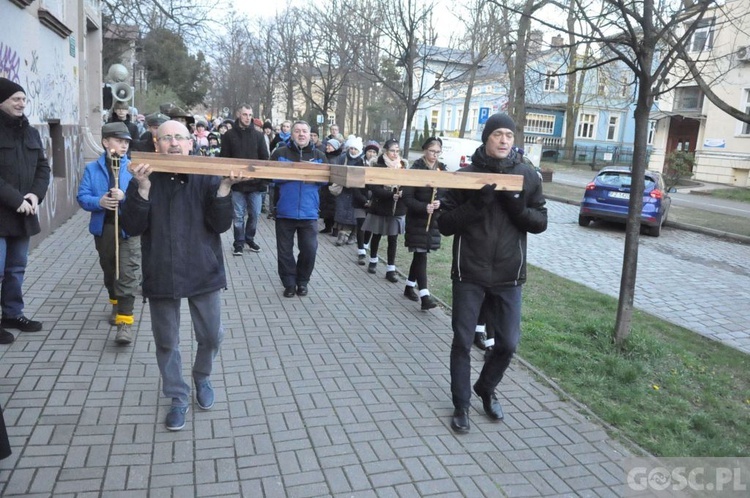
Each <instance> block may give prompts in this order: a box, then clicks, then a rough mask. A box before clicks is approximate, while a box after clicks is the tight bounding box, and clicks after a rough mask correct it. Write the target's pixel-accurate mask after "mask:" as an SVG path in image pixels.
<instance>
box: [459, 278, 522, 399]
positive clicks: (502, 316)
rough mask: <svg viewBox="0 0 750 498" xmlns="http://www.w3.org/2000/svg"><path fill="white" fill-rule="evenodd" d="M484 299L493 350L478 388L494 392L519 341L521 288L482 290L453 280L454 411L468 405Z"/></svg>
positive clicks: (480, 376) (478, 381) (476, 286)
mask: <svg viewBox="0 0 750 498" xmlns="http://www.w3.org/2000/svg"><path fill="white" fill-rule="evenodd" d="M485 299H486V300H487V308H486V309H487V324H488V325H490V324H491V325H492V327H493V329H494V330H495V347H494V349H493V350H492V353H491V355H490V356H489V358H487V360H486V361H485V363H484V367H483V368H482V372H481V373H480V374H479V379H478V380H477V385H478V387H479V388H480V389H481V390H482V391H485V392H493V391H494V390H495V388H496V387H497V385H498V384H499V383H500V381H501V380H502V379H503V374H504V373H505V370H506V369H507V368H508V366H509V365H510V360H511V358H513V354H514V353H515V352H516V347H517V346H518V341H519V340H520V338H521V286H520V285H519V286H515V287H488V288H486V287H482V286H481V285H477V284H472V283H468V282H460V281H457V280H454V281H453V316H452V319H451V323H452V325H453V343H452V344H451V361H450V370H451V394H452V397H453V406H454V407H455V408H468V407H469V406H470V405H471V354H470V352H471V345H472V343H473V340H474V332H475V329H476V326H477V323H478V319H479V310H480V308H481V307H482V302H483V301H484V300H485Z"/></svg>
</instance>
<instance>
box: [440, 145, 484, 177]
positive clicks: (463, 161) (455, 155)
mask: <svg viewBox="0 0 750 498" xmlns="http://www.w3.org/2000/svg"><path fill="white" fill-rule="evenodd" d="M440 140H442V141H443V153H442V154H440V161H442V162H444V163H445V166H446V170H447V171H456V170H457V169H459V168H463V167H465V166H468V165H469V164H471V156H472V155H473V154H474V151H475V150H477V149H478V148H479V147H480V146H481V145H482V142H480V141H479V140H470V139H468V138H454V137H440Z"/></svg>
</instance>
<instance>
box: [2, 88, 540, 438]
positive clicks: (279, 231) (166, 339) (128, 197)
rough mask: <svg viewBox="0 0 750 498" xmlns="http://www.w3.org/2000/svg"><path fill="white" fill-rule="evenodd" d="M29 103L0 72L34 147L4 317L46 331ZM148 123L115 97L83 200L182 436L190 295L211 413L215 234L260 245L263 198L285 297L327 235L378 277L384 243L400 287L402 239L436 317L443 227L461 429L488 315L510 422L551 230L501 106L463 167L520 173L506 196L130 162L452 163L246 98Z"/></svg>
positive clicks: (15, 122)
mask: <svg viewBox="0 0 750 498" xmlns="http://www.w3.org/2000/svg"><path fill="white" fill-rule="evenodd" d="M24 107H25V93H24V91H23V88H22V87H20V86H19V85H16V84H9V83H8V80H4V79H2V78H0V125H2V126H0V133H6V132H7V133H6V134H8V136H9V137H11V138H12V137H16V138H15V139H16V140H17V141H19V147H21V148H23V149H24V154H25V156H24V163H23V164H17V165H14V166H13V167H14V168H16V169H18V168H21V169H23V171H24V174H23V175H20V176H19V175H18V174H17V173H16V176H15V177H14V178H20V179H21V183H19V184H18V185H14V186H10V185H8V181H7V180H6V175H5V174H3V179H2V182H0V193H2V196H0V209H2V210H3V222H2V223H0V242H2V243H0V257H1V258H0V260H2V261H0V262H2V264H3V266H4V273H3V278H2V281H1V283H2V293H3V302H2V308H3V309H2V326H3V327H5V328H17V329H19V330H21V331H25V332H32V331H38V330H41V329H42V326H43V325H42V323H40V322H36V321H33V320H29V319H28V318H26V317H25V316H24V315H23V300H22V293H21V284H22V281H23V270H24V269H25V264H26V256H27V253H28V245H29V237H30V236H31V235H33V234H35V233H38V232H39V224H38V221H37V220H36V216H35V215H36V208H37V206H38V204H39V203H40V202H41V201H42V200H43V198H44V194H45V191H46V185H47V183H48V181H49V166H48V164H47V162H46V159H45V158H44V154H43V150H42V149H41V147H34V144H37V145H40V144H41V142H40V140H39V135H38V133H36V134H35V130H34V129H33V127H30V126H28V121H27V120H25V117H24V116H23V108H24ZM142 117H143V120H142V123H141V120H140V119H139V118H137V119H136V121H137V122H132V121H131V119H130V110H129V109H128V108H127V106H123V105H122V104H121V103H116V104H115V106H114V108H113V110H112V113H111V116H110V118H109V119H108V120H107V121H108V122H107V123H106V124H105V125H104V126H103V127H102V148H103V149H104V152H103V153H102V155H101V156H100V157H99V158H97V159H96V160H95V161H92V162H90V163H89V164H87V165H86V168H85V170H84V176H83V179H82V181H81V184H80V188H79V192H78V202H79V204H80V205H81V207H82V208H83V209H85V210H86V211H89V212H91V217H90V222H89V231H90V233H91V234H92V235H93V237H94V246H95V248H96V250H97V253H98V255H99V263H100V266H101V268H102V273H103V281H104V286H105V288H106V290H107V293H108V297H109V299H110V302H111V304H112V311H111V315H110V323H111V324H112V325H114V326H116V327H117V333H116V335H115V342H116V343H117V344H120V345H127V344H130V343H132V341H133V340H134V339H135V337H134V331H133V329H132V324H133V323H134V311H135V310H134V307H135V306H134V303H135V294H136V292H137V287H138V283H140V284H141V286H142V292H143V296H144V297H145V298H147V299H148V302H149V307H150V311H151V324H152V333H153V337H154V341H155V344H156V359H157V363H158V366H159V369H160V373H161V377H162V384H163V393H164V395H165V396H167V397H168V398H171V400H172V403H171V407H170V409H169V412H168V414H167V417H166V420H165V425H166V427H167V429H169V430H175V431H176V430H180V429H182V428H183V427H184V425H185V414H186V413H187V411H188V409H189V406H190V405H189V399H190V385H189V384H187V383H186V382H185V381H184V380H183V378H182V369H181V361H182V360H181V356H180V350H179V329H180V323H179V309H180V303H181V300H182V299H187V301H188V304H189V307H190V313H191V319H192V323H193V329H194V331H195V336H196V340H197V342H198V350H197V353H196V356H195V362H194V365H193V368H192V376H193V379H192V380H193V383H194V385H195V390H196V402H197V405H198V407H199V408H201V409H204V410H208V409H210V408H211V407H212V406H213V404H214V400H215V395H214V390H213V387H212V385H211V382H210V374H211V371H212V364H213V359H214V357H215V356H216V354H217V353H218V351H219V346H220V344H221V341H222V337H223V328H222V325H221V319H220V317H221V310H220V307H221V299H220V296H219V295H220V292H221V290H222V289H224V288H225V287H226V282H227V279H226V275H225V271H226V269H225V266H226V265H225V263H224V259H223V251H222V247H221V239H220V234H221V233H223V232H224V231H226V230H228V229H229V228H230V226H231V227H233V237H234V238H233V249H232V254H233V255H235V256H242V255H243V251H244V249H245V248H246V247H247V249H248V250H249V251H251V252H255V253H257V252H260V251H261V247H260V245H259V244H258V240H259V235H261V236H262V234H259V233H258V219H259V216H260V214H261V212H262V210H263V209H264V205H265V209H266V210H267V211H268V213H269V217H270V218H273V219H274V224H275V232H276V233H275V238H276V251H277V270H278V275H279V279H280V280H281V286H282V291H281V294H282V295H283V296H284V297H285V298H294V297H297V296H298V297H304V296H307V295H308V293H309V292H310V289H309V283H310V280H311V277H312V274H313V271H314V267H315V260H316V253H317V248H318V242H319V237H320V235H321V234H330V235H332V236H333V237H334V238H333V239H332V243H334V244H335V245H336V246H339V247H342V248H346V247H348V246H354V245H356V253H355V252H354V251H352V253H351V254H352V257H351V261H352V264H357V265H360V266H362V267H366V271H367V272H369V273H371V274H377V273H378V265H379V263H380V255H379V249H380V246H381V242H382V239H383V237H385V239H386V241H385V242H386V251H385V253H386V254H385V261H386V267H385V272H384V277H385V279H386V280H387V281H388V282H391V283H394V284H397V283H399V282H400V281H401V279H400V278H399V276H398V274H397V268H396V252H397V247H398V244H399V243H400V242H399V238H400V236H402V235H405V237H404V243H405V246H406V247H407V248H408V250H409V252H410V254H411V262H410V265H409V269H408V272H405V274H406V275H407V277H406V280H405V283H404V287H403V296H404V297H405V298H406V299H409V300H412V301H415V302H418V303H419V306H420V308H419V309H421V310H422V311H428V310H431V309H433V308H435V307H436V306H437V305H438V304H437V302H436V300H435V299H434V298H433V297H432V296H431V294H430V291H429V287H428V279H427V257H428V254H429V253H430V252H433V251H435V250H437V249H439V248H440V244H441V236H442V235H452V236H454V237H453V267H452V270H451V275H452V278H453V318H452V325H453V332H454V340H453V344H452V347H451V355H450V370H451V391H452V394H453V404H454V408H455V412H454V416H453V419H452V421H451V427H452V428H453V429H454V430H455V431H456V432H459V433H462V432H467V431H468V430H469V419H468V406H469V398H470V395H471V391H470V387H469V375H470V369H469V362H470V357H469V351H470V347H471V345H472V343H473V342H477V339H476V337H478V334H479V333H480V332H481V333H484V331H485V327H484V324H486V329H487V330H492V332H493V335H494V345H493V344H490V343H486V342H485V341H484V339H483V338H482V340H481V341H479V342H481V345H482V346H485V348H486V349H487V355H486V357H485V365H484V368H483V370H482V373H481V375H480V378H479V380H478V381H477V383H476V384H474V386H473V390H474V392H475V393H476V394H477V395H478V396H479V397H480V398H481V399H482V403H483V407H484V410H485V413H486V414H487V415H488V416H489V417H490V419H492V420H500V419H502V418H503V414H502V409H501V407H500V405H499V402H498V400H497V398H496V396H495V394H494V392H495V388H496V386H497V384H498V383H499V382H500V380H501V379H502V376H503V373H504V371H505V369H506V368H507V367H508V365H509V363H510V359H511V357H512V356H513V354H514V352H515V348H516V346H517V344H518V340H519V337H520V306H521V300H520V297H521V285H522V284H523V283H524V281H525V278H526V267H525V262H526V258H525V252H526V234H527V233H539V232H542V231H544V230H545V229H546V223H547V213H546V208H545V207H544V205H545V202H544V197H543V195H542V189H541V183H540V180H539V178H538V176H537V175H536V173H535V172H534V171H533V170H532V169H530V168H528V167H527V166H525V165H524V163H523V161H522V158H521V157H520V154H519V153H518V152H517V149H515V148H514V147H513V136H514V132H515V124H514V122H513V121H512V119H510V117H508V116H507V115H505V114H496V115H494V116H492V117H490V119H488V121H487V124H486V125H485V129H484V133H483V135H482V142H483V145H482V146H481V147H480V148H478V149H477V151H476V153H475V155H474V158H473V162H472V165H471V166H470V167H468V168H466V170H467V171H476V172H483V173H495V174H515V175H522V176H523V179H524V184H523V191H522V192H520V193H519V192H505V191H501V192H496V191H495V185H494V184H492V185H485V186H484V187H483V188H482V189H481V190H478V191H477V190H457V189H445V190H444V189H433V188H430V187H404V186H399V185H376V184H373V185H366V186H365V187H363V188H350V187H346V186H342V185H337V184H334V183H311V182H303V181H288V180H278V179H270V178H269V179H248V178H243V177H242V175H241V174H239V173H238V174H234V173H232V174H231V175H230V177H225V178H220V177H210V176H200V175H183V174H179V175H178V174H173V173H158V172H152V171H151V168H150V166H149V165H148V164H134V163H132V162H130V161H129V153H130V151H132V150H139V151H147V152H156V153H159V154H166V155H175V156H184V155H191V154H192V155H203V156H213V157H227V158H243V159H257V160H271V161H282V162H306V163H310V162H312V163H328V164H338V165H346V166H353V167H363V168H365V167H371V168H392V169H406V168H412V169H419V170H432V171H443V170H445V164H443V163H441V162H440V159H439V157H440V154H441V151H442V141H441V139H440V138H438V137H427V138H426V139H425V141H424V143H423V144H422V156H421V157H420V158H419V159H417V160H416V161H414V163H413V164H412V165H411V166H410V165H409V163H408V161H407V159H406V158H405V157H403V154H402V150H401V148H400V146H399V142H398V141H397V140H395V139H389V140H386V141H385V142H384V143H383V144H382V147H381V144H380V143H379V142H377V141H373V140H370V141H367V142H365V141H364V140H363V139H362V137H358V136H356V135H353V134H352V135H348V136H347V137H346V138H344V136H343V135H342V134H340V133H339V128H338V126H336V125H332V126H330V129H329V131H330V133H329V134H328V135H327V136H326V137H325V138H324V139H322V140H321V139H320V137H319V134H318V131H317V130H316V129H315V128H312V127H311V126H310V125H309V124H308V123H307V122H305V121H289V120H284V121H283V122H281V123H280V124H279V126H278V127H275V126H274V125H273V124H272V123H271V122H270V121H265V122H264V121H262V120H260V119H258V118H256V117H254V115H253V109H252V107H251V106H249V105H247V104H242V105H240V106H239V108H238V109H236V114H235V119H234V120H228V119H224V120H213V121H209V120H202V119H200V118H199V119H196V118H195V117H194V116H192V115H190V114H189V113H187V112H184V111H183V110H181V109H180V108H179V107H177V106H174V105H166V106H161V108H160V111H159V112H156V113H153V114H149V115H145V116H142ZM11 142H12V141H11ZM9 143H10V142H9ZM24 147H25V148H24ZM19 157H20V156H19ZM6 159H8V158H4V157H3V156H1V155H0V167H3V168H6V167H10V166H8V165H6V164H5V163H9V164H10V163H12V162H13V161H10V160H6ZM11 187H12V188H11ZM11 194H12V195H11ZM6 212H7V213H6ZM6 214H7V220H6ZM321 219H322V228H321V225H320V220H321ZM295 237H296V245H297V254H296V256H295V252H294V245H295ZM175 241H177V243H175ZM183 242H184V243H183ZM352 249H354V248H352ZM229 267H230V271H231V265H229ZM139 269H142V272H141V274H142V276H141V277H140V280H139V275H138V271H139ZM363 270H364V268H363ZM399 292H400V291H399ZM5 328H0V343H5V344H8V343H11V342H13V341H14V340H15V337H14V336H13V334H11V333H10V332H8V331H6V330H5ZM0 413H1V412H0ZM0 428H2V427H0Z"/></svg>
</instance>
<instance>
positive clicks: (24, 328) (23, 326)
mask: <svg viewBox="0 0 750 498" xmlns="http://www.w3.org/2000/svg"><path fill="white" fill-rule="evenodd" d="M0 326H2V327H5V328H6V329H18V330H20V331H21V332H39V331H40V330H42V322H37V321H35V320H29V319H28V318H26V317H25V316H23V315H21V316H19V317H18V318H6V317H3V318H2V320H1V321H0Z"/></svg>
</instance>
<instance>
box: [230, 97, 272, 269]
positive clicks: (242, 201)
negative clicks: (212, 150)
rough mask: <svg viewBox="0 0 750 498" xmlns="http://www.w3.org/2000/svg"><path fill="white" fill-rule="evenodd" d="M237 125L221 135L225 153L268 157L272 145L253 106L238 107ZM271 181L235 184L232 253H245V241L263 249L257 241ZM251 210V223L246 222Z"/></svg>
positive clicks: (251, 181) (252, 246)
mask: <svg viewBox="0 0 750 498" xmlns="http://www.w3.org/2000/svg"><path fill="white" fill-rule="evenodd" d="M236 125H237V126H234V127H233V128H232V129H231V130H228V131H227V132H226V133H225V134H224V136H223V137H222V139H221V157H233V158H237V159H261V160H263V161H265V160H268V147H267V146H266V138H265V137H264V136H263V133H262V132H260V131H258V130H256V129H255V127H254V126H253V109H252V108H251V107H250V106H249V105H247V104H242V105H241V106H240V108H239V109H238V110H237V122H236ZM267 187H268V182H267V181H264V180H257V179H256V180H247V181H244V182H240V183H235V184H234V185H233V186H232V206H233V207H234V222H233V223H234V250H233V252H232V254H234V255H235V256H242V248H243V247H244V245H245V244H247V247H248V248H249V249H250V250H251V251H253V252H260V246H259V245H258V244H257V243H256V242H255V234H256V231H257V228H258V218H259V217H260V211H261V208H262V207H263V195H262V194H263V192H265V191H266V188H267ZM245 214H247V223H245Z"/></svg>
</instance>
